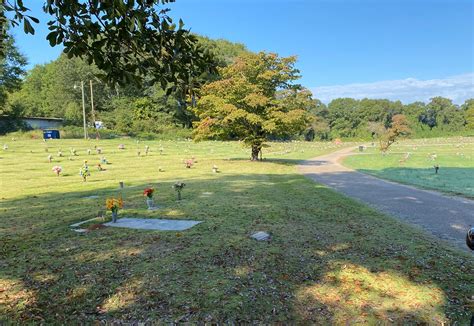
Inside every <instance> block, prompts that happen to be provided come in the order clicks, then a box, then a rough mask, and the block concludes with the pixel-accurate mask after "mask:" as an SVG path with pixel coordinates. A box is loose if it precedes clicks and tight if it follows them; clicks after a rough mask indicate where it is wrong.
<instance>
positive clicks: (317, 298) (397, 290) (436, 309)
mask: <svg viewBox="0 0 474 326" xmlns="http://www.w3.org/2000/svg"><path fill="white" fill-rule="evenodd" d="M297 297H298V298H299V300H300V301H301V302H302V306H303V307H302V308H301V309H303V310H304V308H305V307H308V306H309V307H310V306H312V305H315V306H316V307H317V306H321V305H322V306H324V307H325V309H326V311H327V312H328V313H327V314H324V313H323V314H321V315H318V314H313V315H306V316H305V318H307V319H313V320H315V321H320V322H323V321H326V322H329V321H330V322H333V323H336V324H345V323H349V324H354V323H360V324H365V323H373V322H376V321H386V322H396V323H403V322H407V321H411V322H413V321H416V322H418V323H428V324H431V323H435V324H442V323H445V322H446V317H445V315H444V312H443V308H442V307H443V305H444V304H445V301H446V298H445V295H444V293H443V291H442V290H441V289H439V288H438V287H436V286H432V285H426V284H416V283H413V282H411V281H409V280H407V278H406V277H404V276H403V275H401V274H399V273H396V272H393V271H390V272H387V271H384V272H378V273H377V272H376V273H374V272H370V271H369V270H368V269H367V268H365V267H362V266H358V265H354V264H351V263H345V262H338V263H337V264H336V267H335V268H334V269H333V270H331V271H330V272H328V273H326V274H325V275H324V276H323V278H322V279H321V281H319V282H317V283H316V284H314V285H308V286H305V287H303V288H302V289H301V290H300V291H299V292H298V294H297ZM306 314H307V313H306Z"/></svg>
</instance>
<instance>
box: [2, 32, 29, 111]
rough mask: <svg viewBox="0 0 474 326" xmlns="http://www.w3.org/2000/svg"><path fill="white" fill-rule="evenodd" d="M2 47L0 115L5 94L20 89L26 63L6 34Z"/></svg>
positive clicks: (12, 40) (10, 37)
mask: <svg viewBox="0 0 474 326" xmlns="http://www.w3.org/2000/svg"><path fill="white" fill-rule="evenodd" d="M3 46H4V51H5V52H4V54H5V55H4V56H3V57H1V58H0V113H4V112H3V111H4V110H3V107H4V106H5V102H6V99H7V94H8V93H10V92H13V91H15V90H18V89H19V88H20V87H21V82H22V77H23V76H24V75H25V72H26V71H25V66H26V63H27V62H26V58H25V57H24V56H23V55H22V54H21V53H20V52H19V51H18V48H17V47H16V45H15V40H14V39H13V37H12V36H11V35H10V34H8V33H6V34H5V41H4V43H3Z"/></svg>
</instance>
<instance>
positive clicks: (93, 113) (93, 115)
mask: <svg viewBox="0 0 474 326" xmlns="http://www.w3.org/2000/svg"><path fill="white" fill-rule="evenodd" d="M89 85H90V88H91V107H92V120H93V122H94V128H95V111H94V92H93V91H92V79H91V80H89Z"/></svg>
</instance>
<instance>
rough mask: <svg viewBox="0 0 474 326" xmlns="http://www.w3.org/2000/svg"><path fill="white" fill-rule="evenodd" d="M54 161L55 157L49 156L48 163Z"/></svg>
mask: <svg viewBox="0 0 474 326" xmlns="http://www.w3.org/2000/svg"><path fill="white" fill-rule="evenodd" d="M52 160H53V155H51V154H49V155H48V162H49V163H51V161H52Z"/></svg>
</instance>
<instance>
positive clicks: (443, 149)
mask: <svg viewBox="0 0 474 326" xmlns="http://www.w3.org/2000/svg"><path fill="white" fill-rule="evenodd" d="M407 153H409V154H407ZM407 157H408V158H407ZM344 165H347V166H349V167H351V168H354V169H356V170H359V171H361V172H364V173H369V174H373V175H375V176H377V177H380V178H385V179H389V180H393V181H397V182H401V183H405V184H410V185H414V186H419V187H423V188H428V189H434V190H439V191H443V192H447V193H453V194H459V195H463V196H466V197H474V138H466V137H453V138H433V139H423V140H406V141H402V142H399V143H398V144H396V145H393V146H392V147H391V148H390V151H389V152H388V154H386V155H382V154H381V153H380V151H379V150H378V149H377V148H376V147H375V148H374V147H369V148H368V149H367V151H365V152H364V153H363V154H362V155H353V156H349V157H347V158H346V159H345V160H344ZM435 165H438V166H439V172H438V174H435V170H434V168H433V167H434V166H435Z"/></svg>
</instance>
